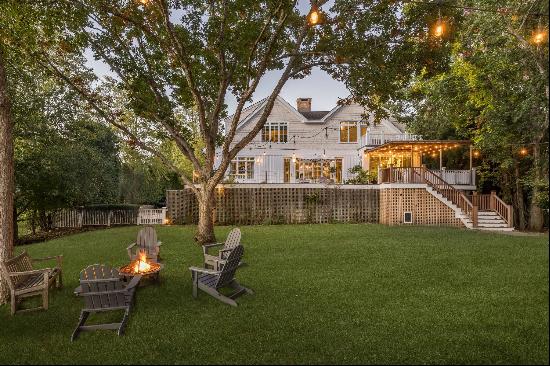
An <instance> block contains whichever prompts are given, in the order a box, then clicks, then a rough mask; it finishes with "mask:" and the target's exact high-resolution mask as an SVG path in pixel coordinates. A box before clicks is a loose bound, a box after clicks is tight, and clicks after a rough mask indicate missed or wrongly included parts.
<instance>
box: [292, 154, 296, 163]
mask: <svg viewBox="0 0 550 366" xmlns="http://www.w3.org/2000/svg"><path fill="white" fill-rule="evenodd" d="M292 162H293V163H295V162H296V154H292Z"/></svg>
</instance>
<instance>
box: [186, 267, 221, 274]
mask: <svg viewBox="0 0 550 366" xmlns="http://www.w3.org/2000/svg"><path fill="white" fill-rule="evenodd" d="M189 270H190V271H191V272H200V273H205V274H219V273H220V272H219V271H214V270H212V269H207V268H200V267H189Z"/></svg>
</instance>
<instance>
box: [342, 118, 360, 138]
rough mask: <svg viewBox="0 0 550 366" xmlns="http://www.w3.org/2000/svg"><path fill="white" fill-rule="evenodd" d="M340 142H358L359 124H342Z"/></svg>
mask: <svg viewBox="0 0 550 366" xmlns="http://www.w3.org/2000/svg"><path fill="white" fill-rule="evenodd" d="M340 142H344V143H348V142H357V123H355V122H340Z"/></svg>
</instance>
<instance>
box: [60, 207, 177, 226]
mask: <svg viewBox="0 0 550 366" xmlns="http://www.w3.org/2000/svg"><path fill="white" fill-rule="evenodd" d="M165 220H166V208H161V209H150V208H140V209H114V210H101V209H87V208H65V209H61V210H58V211H55V212H54V213H53V215H52V221H53V227H57V228H75V227H83V226H113V225H155V224H156V225H162V224H164V223H165Z"/></svg>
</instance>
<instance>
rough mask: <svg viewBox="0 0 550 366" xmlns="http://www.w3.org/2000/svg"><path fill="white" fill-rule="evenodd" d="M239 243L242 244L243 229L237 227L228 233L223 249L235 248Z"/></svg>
mask: <svg viewBox="0 0 550 366" xmlns="http://www.w3.org/2000/svg"><path fill="white" fill-rule="evenodd" d="M239 244H241V230H240V229H239V228H238V227H236V228H234V229H233V230H231V231H230V232H229V234H227V238H226V239H225V244H224V245H223V249H233V248H235V247H236V246H237V245H239Z"/></svg>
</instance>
